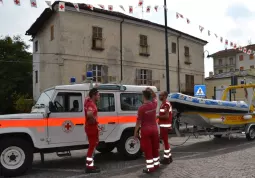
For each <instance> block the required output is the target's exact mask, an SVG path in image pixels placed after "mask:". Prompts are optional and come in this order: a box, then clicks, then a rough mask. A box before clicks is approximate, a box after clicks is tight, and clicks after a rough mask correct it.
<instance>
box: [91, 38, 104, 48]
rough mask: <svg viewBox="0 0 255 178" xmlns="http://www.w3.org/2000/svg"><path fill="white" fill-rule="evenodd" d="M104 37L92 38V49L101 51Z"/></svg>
mask: <svg viewBox="0 0 255 178" xmlns="http://www.w3.org/2000/svg"><path fill="white" fill-rule="evenodd" d="M104 42H105V39H104V38H92V47H91V49H92V50H96V51H103V50H104Z"/></svg>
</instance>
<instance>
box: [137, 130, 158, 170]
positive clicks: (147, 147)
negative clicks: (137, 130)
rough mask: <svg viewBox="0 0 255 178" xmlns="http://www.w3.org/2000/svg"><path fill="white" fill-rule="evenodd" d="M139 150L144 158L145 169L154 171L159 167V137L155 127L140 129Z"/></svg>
mask: <svg viewBox="0 0 255 178" xmlns="http://www.w3.org/2000/svg"><path fill="white" fill-rule="evenodd" d="M141 149H142V151H143V152H144V155H145V158H146V167H147V169H148V170H149V171H154V170H155V168H158V167H159V135H158V128H157V127H142V128H141Z"/></svg>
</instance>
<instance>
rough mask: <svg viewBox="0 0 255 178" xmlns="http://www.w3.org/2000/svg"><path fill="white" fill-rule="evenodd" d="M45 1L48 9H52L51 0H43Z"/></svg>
mask: <svg viewBox="0 0 255 178" xmlns="http://www.w3.org/2000/svg"><path fill="white" fill-rule="evenodd" d="M45 3H46V4H47V5H48V6H49V8H50V9H52V6H51V1H45Z"/></svg>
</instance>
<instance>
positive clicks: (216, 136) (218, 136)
mask: <svg viewBox="0 0 255 178" xmlns="http://www.w3.org/2000/svg"><path fill="white" fill-rule="evenodd" d="M214 137H215V138H221V137H222V135H214Z"/></svg>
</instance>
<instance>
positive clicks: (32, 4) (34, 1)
mask: <svg viewBox="0 0 255 178" xmlns="http://www.w3.org/2000/svg"><path fill="white" fill-rule="evenodd" d="M30 4H31V7H35V8H37V3H36V0H30Z"/></svg>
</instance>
